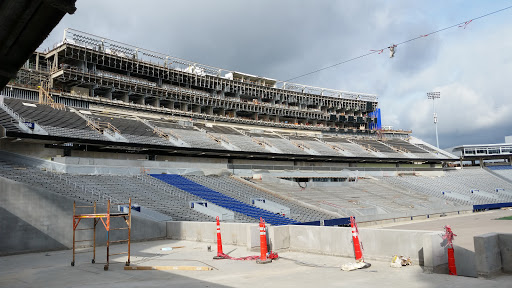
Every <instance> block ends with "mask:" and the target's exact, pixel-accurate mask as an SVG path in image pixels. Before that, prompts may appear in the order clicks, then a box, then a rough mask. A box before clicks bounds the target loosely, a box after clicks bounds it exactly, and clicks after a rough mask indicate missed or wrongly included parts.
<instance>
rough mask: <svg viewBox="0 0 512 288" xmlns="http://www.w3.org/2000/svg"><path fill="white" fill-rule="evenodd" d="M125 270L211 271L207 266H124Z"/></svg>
mask: <svg viewBox="0 0 512 288" xmlns="http://www.w3.org/2000/svg"><path fill="white" fill-rule="evenodd" d="M124 270H186V271H210V270H213V268H212V267H207V266H124Z"/></svg>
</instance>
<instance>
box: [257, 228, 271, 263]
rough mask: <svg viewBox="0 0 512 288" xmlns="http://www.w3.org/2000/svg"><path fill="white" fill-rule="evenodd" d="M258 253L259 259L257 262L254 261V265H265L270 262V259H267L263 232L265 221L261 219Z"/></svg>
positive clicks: (265, 239) (265, 238)
mask: <svg viewBox="0 0 512 288" xmlns="http://www.w3.org/2000/svg"><path fill="white" fill-rule="evenodd" d="M260 252H261V257H260V259H259V260H256V263H258V264H267V263H271V262H272V259H267V233H266V231H265V220H263V218H260Z"/></svg>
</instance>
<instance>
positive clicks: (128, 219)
mask: <svg viewBox="0 0 512 288" xmlns="http://www.w3.org/2000/svg"><path fill="white" fill-rule="evenodd" d="M111 205H128V212H125V213H111V210H110V207H111ZM131 207H132V199H131V198H129V199H128V203H110V200H108V204H107V213H96V212H97V211H96V201H94V204H93V205H92V206H76V203H75V202H73V261H72V262H71V266H75V254H79V253H87V252H90V251H83V252H76V243H78V242H93V251H92V252H93V257H92V260H91V262H92V263H93V264H94V263H96V225H97V224H98V223H99V222H100V221H101V222H102V223H103V226H104V227H105V230H107V263H106V264H105V266H104V270H108V266H109V263H110V256H114V255H123V254H127V255H128V259H127V261H126V263H125V265H126V266H130V235H131V227H132V213H131V210H132V209H131ZM77 208H93V213H92V214H76V209H77ZM120 217H122V218H123V219H124V223H125V224H126V227H121V228H111V227H110V218H120ZM82 219H93V227H92V228H77V227H78V224H79V223H80V221H81V220H82ZM77 230H78V231H83V230H93V231H94V232H93V239H85V240H78V241H77V240H76V231H77ZM111 230H112V231H114V230H127V231H128V238H127V239H123V240H115V241H110V231H111ZM123 242H126V243H128V251H127V252H121V253H114V254H110V244H111V243H123Z"/></svg>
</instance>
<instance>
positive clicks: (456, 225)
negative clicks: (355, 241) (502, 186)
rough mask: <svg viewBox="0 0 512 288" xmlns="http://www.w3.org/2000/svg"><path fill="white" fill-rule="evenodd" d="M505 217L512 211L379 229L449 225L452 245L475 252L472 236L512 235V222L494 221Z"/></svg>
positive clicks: (422, 228)
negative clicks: (490, 234) (453, 234)
mask: <svg viewBox="0 0 512 288" xmlns="http://www.w3.org/2000/svg"><path fill="white" fill-rule="evenodd" d="M506 216H512V210H491V211H486V212H478V213H471V214H462V215H457V216H449V217H441V218H433V219H429V220H419V221H414V222H412V223H410V222H409V224H402V223H396V224H387V225H383V226H381V228H384V229H386V228H389V229H400V230H427V231H442V230H443V227H444V226H445V225H450V226H451V227H452V230H453V232H454V233H455V234H457V237H455V240H454V242H453V243H454V244H456V245H458V246H461V247H464V248H465V249H468V250H471V251H475V247H474V245H473V237H474V236H477V235H482V234H485V233H490V232H497V233H512V220H496V219H497V218H502V217H506ZM371 228H377V227H371ZM510 287H512V284H510Z"/></svg>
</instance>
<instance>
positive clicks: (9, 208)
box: [0, 177, 166, 257]
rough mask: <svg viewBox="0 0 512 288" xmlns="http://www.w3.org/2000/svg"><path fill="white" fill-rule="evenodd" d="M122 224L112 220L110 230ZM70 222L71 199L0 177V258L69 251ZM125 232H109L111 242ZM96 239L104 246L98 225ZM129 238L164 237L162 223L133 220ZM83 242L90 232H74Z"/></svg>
mask: <svg viewBox="0 0 512 288" xmlns="http://www.w3.org/2000/svg"><path fill="white" fill-rule="evenodd" d="M77 205H90V204H85V203H77ZM98 209H99V211H98V212H105V210H106V208H105V207H101V206H99V208H98ZM82 213H90V211H83V212H82ZM121 221H122V218H117V219H112V220H111V222H112V227H113V228H117V227H121V226H122V225H123V223H122V222H121ZM72 223H73V200H72V199H70V198H67V197H64V196H61V195H58V194H55V193H52V192H50V191H47V190H43V189H36V188H33V187H31V186H29V185H26V184H22V183H18V182H15V181H12V180H9V179H5V178H2V177H0V235H1V237H0V255H7V254H16V253H25V252H35V251H48V250H58V249H68V248H71V247H72V243H73V242H72V240H73V228H72V227H73V226H72ZM90 227H92V220H91V219H84V220H82V222H81V223H80V226H79V227H78V228H90ZM121 231H122V232H121ZM126 233H127V231H126V230H119V231H112V232H111V235H110V236H111V240H121V239H126V237H127V236H126V235H127V234H126ZM96 236H97V237H96V240H97V244H98V245H104V244H105V243H106V231H105V228H104V227H103V225H102V224H101V223H100V224H98V226H97V230H96ZM131 236H132V237H131V238H132V240H133V241H138V240H148V239H157V238H163V237H165V236H166V227H165V223H157V222H153V221H151V220H147V219H144V218H139V217H132V233H131ZM84 239H92V231H79V232H77V240H84ZM81 244H84V245H81V246H88V245H89V243H84V242H83V243H81ZM101 257H103V256H101Z"/></svg>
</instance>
